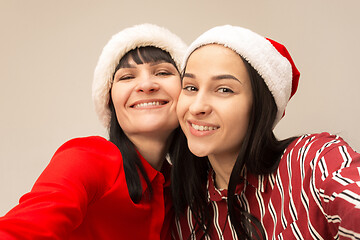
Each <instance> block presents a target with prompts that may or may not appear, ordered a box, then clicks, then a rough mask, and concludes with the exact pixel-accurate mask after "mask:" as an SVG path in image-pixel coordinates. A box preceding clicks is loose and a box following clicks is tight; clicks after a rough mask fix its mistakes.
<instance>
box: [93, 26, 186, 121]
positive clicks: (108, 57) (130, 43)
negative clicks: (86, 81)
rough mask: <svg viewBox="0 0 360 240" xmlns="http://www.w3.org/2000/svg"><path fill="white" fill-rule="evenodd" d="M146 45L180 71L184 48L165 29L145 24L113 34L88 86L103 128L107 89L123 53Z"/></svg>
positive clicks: (108, 112)
mask: <svg viewBox="0 0 360 240" xmlns="http://www.w3.org/2000/svg"><path fill="white" fill-rule="evenodd" d="M146 46H153V47H157V48H160V49H162V50H164V51H166V52H168V53H169V54H170V56H171V57H172V59H173V60H174V62H175V63H176V65H177V68H178V70H179V71H181V63H182V60H183V56H184V53H185V51H186V47H187V46H186V44H185V43H184V42H183V41H182V40H181V39H180V38H179V37H178V36H176V35H175V34H173V33H172V32H170V31H169V30H168V29H166V28H163V27H159V26H157V25H153V24H148V23H145V24H141V25H135V26H133V27H129V28H125V29H124V30H122V31H120V32H119V33H117V34H115V35H113V36H112V37H111V39H110V40H109V42H108V43H107V44H106V45H105V47H104V48H103V50H102V53H101V55H100V57H99V60H98V63H97V65H96V67H95V72H94V80H93V85H92V98H93V102H94V105H95V111H96V113H97V115H98V117H99V119H100V121H101V123H102V124H103V125H104V126H105V127H106V128H108V127H109V125H110V116H111V113H110V109H109V100H110V88H111V85H112V81H113V75H114V72H115V68H116V66H117V65H118V64H119V61H120V59H121V58H122V57H123V56H124V55H125V54H126V53H127V52H129V51H131V50H133V49H136V48H138V47H146Z"/></svg>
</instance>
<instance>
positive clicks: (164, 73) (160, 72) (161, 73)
mask: <svg viewBox="0 0 360 240" xmlns="http://www.w3.org/2000/svg"><path fill="white" fill-rule="evenodd" d="M155 75H156V76H170V75H173V73H171V72H169V71H159V72H157V73H155Z"/></svg>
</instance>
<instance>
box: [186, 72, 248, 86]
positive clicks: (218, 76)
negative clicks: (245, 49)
mask: <svg viewBox="0 0 360 240" xmlns="http://www.w3.org/2000/svg"><path fill="white" fill-rule="evenodd" d="M184 77H187V78H196V76H195V74H193V73H184ZM211 79H213V80H222V79H233V80H236V81H238V82H239V83H241V84H242V82H241V81H240V80H239V79H238V78H236V77H235V76H233V75H231V74H220V75H215V76H213V77H212V78H211Z"/></svg>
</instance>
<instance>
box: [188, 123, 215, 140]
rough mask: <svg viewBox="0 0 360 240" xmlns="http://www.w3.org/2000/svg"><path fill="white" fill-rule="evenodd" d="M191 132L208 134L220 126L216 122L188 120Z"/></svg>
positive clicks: (199, 135)
mask: <svg viewBox="0 0 360 240" xmlns="http://www.w3.org/2000/svg"><path fill="white" fill-rule="evenodd" d="M188 126H189V129H190V133H191V134H193V135H195V136H197V137H202V136H208V135H211V134H213V133H215V132H216V130H217V129H219V128H220V127H219V126H217V125H214V124H210V123H205V122H199V121H188Z"/></svg>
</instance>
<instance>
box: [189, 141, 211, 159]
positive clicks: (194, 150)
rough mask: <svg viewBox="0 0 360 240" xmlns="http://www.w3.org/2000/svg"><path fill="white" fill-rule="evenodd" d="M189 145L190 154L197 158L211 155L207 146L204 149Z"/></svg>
mask: <svg viewBox="0 0 360 240" xmlns="http://www.w3.org/2000/svg"><path fill="white" fill-rule="evenodd" d="M188 145H189V149H190V152H191V153H192V154H194V155H195V156H197V157H206V156H208V155H209V151H208V148H206V146H205V148H204V147H199V146H192V145H191V144H188Z"/></svg>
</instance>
